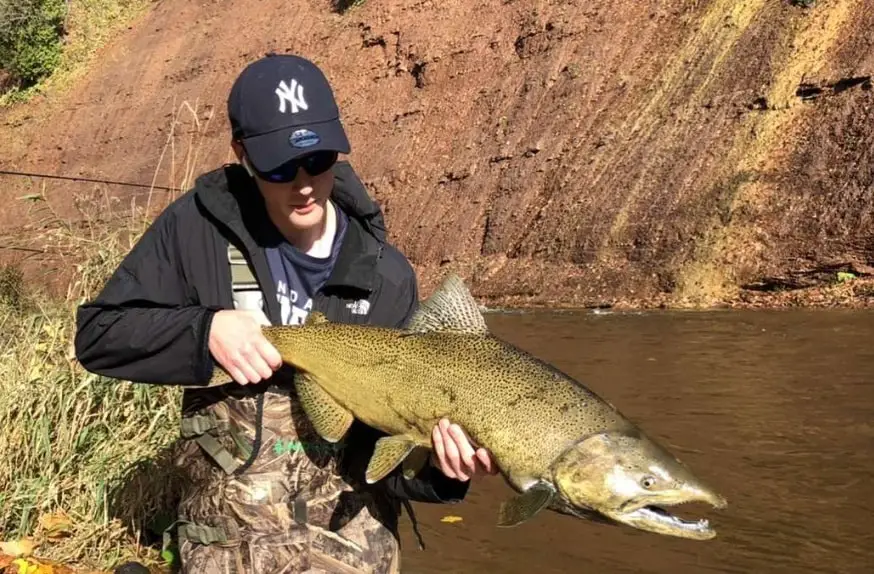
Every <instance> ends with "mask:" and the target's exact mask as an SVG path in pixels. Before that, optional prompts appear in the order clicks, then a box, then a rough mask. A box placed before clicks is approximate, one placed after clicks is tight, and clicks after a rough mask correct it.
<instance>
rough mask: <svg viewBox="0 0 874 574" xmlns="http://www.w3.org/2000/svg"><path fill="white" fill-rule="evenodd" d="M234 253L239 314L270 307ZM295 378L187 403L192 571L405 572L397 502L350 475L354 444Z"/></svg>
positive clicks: (186, 550)
mask: <svg viewBox="0 0 874 574" xmlns="http://www.w3.org/2000/svg"><path fill="white" fill-rule="evenodd" d="M228 256H229V262H230V264H231V275H232V280H233V281H232V284H233V287H234V300H235V305H236V307H237V308H248V309H253V308H254V309H260V308H261V297H262V296H261V293H260V290H258V285H257V282H256V281H255V279H254V277H253V276H252V275H251V272H250V271H249V268H248V266H247V264H246V261H245V259H243V257H242V255H241V254H240V253H239V251H237V250H236V249H235V248H234V247H233V246H231V247H229V252H228ZM286 371H289V372H290V371H291V369H290V368H287V367H286V368H283V370H281V371H279V372H278V373H276V374H275V375H274V377H273V378H272V379H271V380H270V381H268V382H265V383H262V384H260V385H246V386H242V385H238V384H236V383H231V384H228V385H224V386H222V387H216V388H212V389H208V390H207V389H204V390H198V391H197V392H196V393H191V394H190V395H188V396H187V398H186V401H185V403H186V404H184V405H183V413H182V414H183V419H182V428H181V432H182V437H183V439H186V440H185V444H184V446H183V449H182V454H181V455H180V456H179V458H178V460H177V464H178V465H180V467H181V468H182V470H183V471H184V473H185V474H186V475H187V477H188V478H189V480H188V481H187V482H186V484H185V487H184V489H183V496H182V500H181V501H180V504H179V508H178V514H179V516H178V522H177V536H178V542H179V551H180V557H181V561H182V572H183V573H185V574H188V573H192V574H193V573H197V574H279V573H280V572H281V573H284V574H292V573H303V572H307V573H329V572H330V573H340V574H342V573H349V574H353V573H354V574H362V573H370V574H389V573H397V572H399V571H400V565H399V561H400V551H399V543H398V540H397V517H398V514H399V505H398V503H397V501H394V500H391V499H390V498H389V496H388V495H387V494H386V493H385V492H384V491H383V490H381V489H379V488H374V487H368V488H364V487H362V486H361V485H356V484H355V483H354V481H352V480H351V479H350V478H348V473H347V472H346V471H345V466H344V464H343V463H344V461H345V459H344V451H343V446H342V443H340V444H336V445H335V444H331V443H329V442H327V441H325V440H323V439H322V438H321V437H319V436H318V435H317V434H316V433H315V431H314V430H313V428H312V426H311V424H310V422H309V419H308V418H307V416H306V414H305V413H304V412H303V410H302V409H301V407H300V404H299V403H298V401H297V397H296V396H295V395H294V389H293V385H292V383H291V376H290V375H289V373H288V372H286ZM277 381H278V382H277ZM253 453H254V456H253ZM353 486H355V491H354V492H353Z"/></svg>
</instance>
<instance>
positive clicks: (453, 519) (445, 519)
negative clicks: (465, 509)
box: [440, 515, 462, 523]
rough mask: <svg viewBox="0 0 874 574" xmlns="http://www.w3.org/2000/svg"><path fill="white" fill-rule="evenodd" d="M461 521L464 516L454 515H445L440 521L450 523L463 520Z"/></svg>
mask: <svg viewBox="0 0 874 574" xmlns="http://www.w3.org/2000/svg"><path fill="white" fill-rule="evenodd" d="M461 521H462V518H461V517H460V516H452V515H449V516H444V517H443V518H441V519H440V522H449V523H452V522H461Z"/></svg>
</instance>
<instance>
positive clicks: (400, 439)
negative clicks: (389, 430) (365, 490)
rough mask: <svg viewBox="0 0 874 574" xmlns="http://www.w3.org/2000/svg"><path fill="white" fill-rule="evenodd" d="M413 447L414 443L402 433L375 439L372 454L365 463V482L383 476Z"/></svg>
mask: <svg viewBox="0 0 874 574" xmlns="http://www.w3.org/2000/svg"><path fill="white" fill-rule="evenodd" d="M415 447H416V443H415V442H414V441H413V440H411V439H410V438H408V437H406V436H404V435H398V436H387V437H384V438H381V439H379V440H378V441H376V448H375V449H374V450H373V456H372V457H370V462H369V463H368V464H367V474H366V479H367V484H373V483H374V482H377V481H380V480H382V479H383V478H385V476H386V475H387V474H388V473H390V472H391V471H393V470H394V469H395V467H397V465H399V464H400V463H401V462H402V461H403V460H404V459H405V458H406V457H407V455H408V454H410V452H412V450H413V449H414V448H415Z"/></svg>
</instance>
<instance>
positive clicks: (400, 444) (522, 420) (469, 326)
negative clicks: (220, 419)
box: [211, 275, 725, 540]
mask: <svg viewBox="0 0 874 574" xmlns="http://www.w3.org/2000/svg"><path fill="white" fill-rule="evenodd" d="M264 334H265V336H266V337H267V339H268V340H269V341H270V342H271V343H272V344H273V345H274V346H275V347H276V348H277V349H278V350H279V352H280V354H281V355H282V358H283V361H284V362H286V363H289V364H291V365H293V366H295V367H296V368H297V373H296V376H295V387H296V389H297V391H298V396H299V398H300V401H301V404H302V406H303V409H304V411H305V412H306V413H307V416H308V417H309V418H310V420H311V422H312V423H313V426H314V428H315V429H316V430H317V432H319V433H320V434H321V436H322V437H324V438H325V439H326V440H329V441H333V442H336V441H339V440H341V439H342V437H343V436H344V435H345V433H346V431H347V430H348V429H349V426H350V425H351V424H352V422H353V420H354V419H356V418H357V419H358V420H360V421H362V422H364V423H366V424H368V425H370V426H372V427H374V428H376V429H379V430H381V431H383V432H385V433H386V434H387V435H388V436H387V437H385V438H382V439H380V440H378V441H377V444H376V447H375V449H374V454H373V456H372V457H371V460H370V462H369V465H368V468H367V471H366V477H365V478H366V480H367V481H368V482H376V481H378V480H381V479H382V478H383V477H385V476H386V475H387V474H388V473H389V472H391V471H392V470H393V469H395V468H396V467H397V466H398V465H403V474H404V476H406V477H410V476H412V475H414V474H415V473H416V472H418V469H420V468H421V466H422V465H423V464H426V463H427V462H426V461H427V456H425V455H427V453H428V452H429V449H430V447H431V431H432V429H433V428H434V426H435V425H436V424H437V423H438V421H439V420H440V419H441V418H443V417H446V418H448V419H449V420H451V421H452V422H454V423H457V424H459V425H460V426H461V427H462V428H464V429H465V431H466V432H467V433H468V435H469V436H470V437H471V440H472V441H473V442H474V443H476V444H477V445H478V446H481V447H484V448H486V449H487V450H488V451H489V452H490V453H491V455H492V457H493V458H494V460H495V462H496V464H497V466H498V467H499V469H500V470H501V473H502V474H503V476H504V477H505V478H506V480H507V481H508V483H509V484H510V485H511V486H512V487H514V488H515V489H516V490H517V491H518V492H519V495H518V496H516V497H514V498H512V499H510V500H508V501H506V502H505V503H504V504H502V506H501V510H500V516H499V524H500V525H502V526H513V525H516V524H519V523H521V522H524V521H525V520H528V519H529V518H531V517H532V516H534V515H535V514H537V513H538V512H540V511H541V510H543V509H544V508H550V509H552V510H556V511H558V512H563V513H566V514H571V515H575V516H578V517H584V518H592V517H598V518H607V519H609V520H612V521H613V522H616V523H621V524H626V525H629V526H632V527H635V528H638V529H642V530H648V531H651V532H656V533H659V534H666V535H671V536H680V537H684V538H691V539H697V540H704V539H708V538H712V537H713V536H715V533H714V532H713V531H712V530H711V529H710V527H709V525H708V523H707V521H698V522H686V521H683V520H681V519H679V518H676V517H674V516H671V515H670V514H668V513H667V512H666V511H664V510H663V509H662V507H663V506H671V505H676V504H681V503H684V502H692V501H704V502H707V503H710V504H712V505H714V506H716V507H723V506H725V500H724V499H723V498H722V497H721V496H719V495H717V494H716V493H714V492H713V491H712V490H711V489H709V488H708V487H706V486H704V485H703V484H702V483H701V482H700V481H699V480H698V479H697V478H696V477H695V476H693V475H692V473H691V472H690V471H689V470H688V469H687V468H686V467H685V466H684V465H683V464H682V463H681V462H680V461H679V460H677V459H676V458H675V457H673V455H671V454H670V453H669V452H668V451H667V450H665V449H664V448H663V447H661V446H660V445H658V444H657V443H655V442H654V441H653V440H651V439H650V438H649V437H647V436H646V435H645V434H644V433H643V432H642V431H641V430H640V429H638V428H637V427H636V426H635V425H634V424H632V423H631V422H630V421H628V420H627V419H626V418H625V417H623V416H622V414H620V413H619V412H618V411H617V410H616V409H615V408H614V407H613V405H611V404H610V403H609V402H607V401H606V400H604V399H602V398H601V397H599V396H598V395H596V394H595V393H593V392H592V391H590V390H589V389H587V388H586V387H585V386H583V385H582V384H580V383H579V382H577V381H576V380H574V379H573V378H571V377H570V376H568V375H566V374H565V373H563V372H561V371H559V370H558V369H556V368H555V367H553V366H551V365H549V364H547V363H545V362H544V361H541V360H539V359H537V358H536V357H534V356H532V355H530V354H529V353H526V352H524V351H522V350H521V349H518V348H516V347H515V346H513V345H511V344H510V343H508V342H506V341H503V340H501V339H499V338H497V337H495V336H493V335H492V334H490V333H489V331H488V329H487V327H486V324H485V320H484V318H483V316H482V314H481V313H480V312H479V308H478V307H477V305H476V303H475V301H474V299H473V297H472V296H471V295H470V293H469V291H467V289H466V287H465V286H464V284H463V283H462V282H461V280H460V279H459V278H458V277H456V276H454V275H453V276H449V277H447V278H446V279H445V280H444V281H443V283H442V284H441V286H440V287H439V288H438V289H437V290H436V291H435V293H434V294H433V295H432V296H431V297H430V298H428V299H427V300H426V301H423V302H422V303H421V304H420V308H419V309H418V311H417V312H416V313H415V315H414V316H413V318H412V319H411V321H410V325H409V326H408V327H407V328H406V329H389V328H382V327H375V326H367V325H349V324H338V323H330V322H328V321H327V320H326V319H325V318H324V316H322V315H321V314H319V313H315V312H314V313H311V314H310V317H309V319H308V321H307V322H306V324H304V325H303V326H299V327H264ZM228 379H229V377H228V375H227V374H225V373H223V372H222V371H221V370H220V369H218V370H217V372H216V375H215V376H214V378H213V382H212V383H211V384H213V383H215V384H221V383H222V382H227V381H228Z"/></svg>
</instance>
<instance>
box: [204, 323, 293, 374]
mask: <svg viewBox="0 0 874 574" xmlns="http://www.w3.org/2000/svg"><path fill="white" fill-rule="evenodd" d="M269 324H270V321H268V320H267V317H265V316H264V313H262V312H261V311H236V310H234V311H231V310H224V311H219V312H218V313H216V314H215V316H214V317H213V319H212V326H211V327H210V330H209V351H210V352H211V353H212V356H213V357H215V360H216V361H218V363H219V364H220V365H221V366H222V368H224V369H225V370H226V371H227V372H228V374H229V375H231V376H232V377H233V378H234V380H235V381H237V382H238V383H240V384H241V385H245V384H248V383H258V382H260V381H262V380H264V379H269V378H270V377H271V376H273V372H274V371H276V370H277V369H279V367H281V366H282V357H281V356H280V354H279V351H277V350H276V348H275V347H274V346H273V345H271V344H270V342H269V341H268V340H267V339H266V338H265V337H264V335H263V333H261V326H262V325H269Z"/></svg>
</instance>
